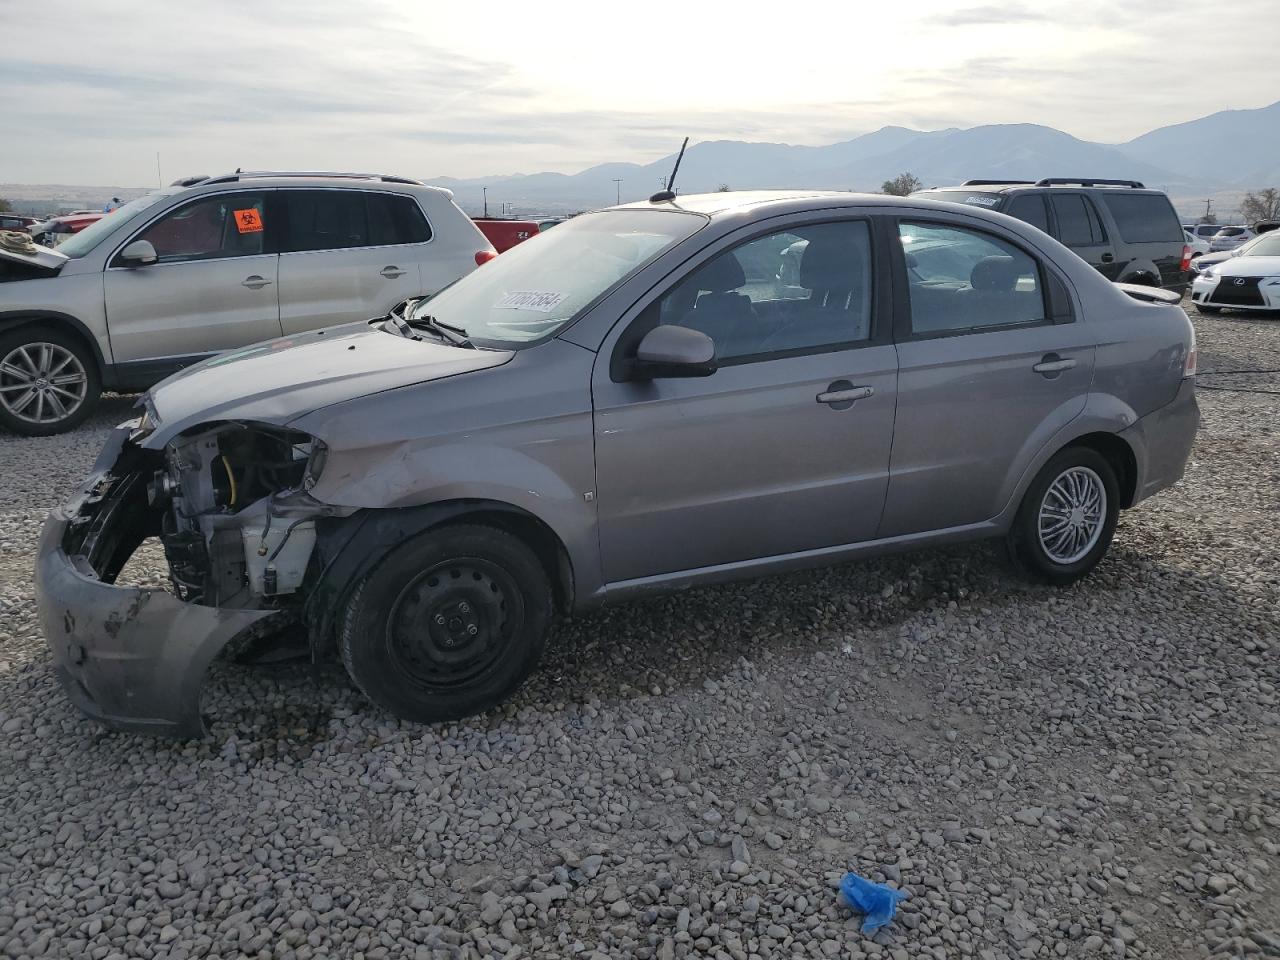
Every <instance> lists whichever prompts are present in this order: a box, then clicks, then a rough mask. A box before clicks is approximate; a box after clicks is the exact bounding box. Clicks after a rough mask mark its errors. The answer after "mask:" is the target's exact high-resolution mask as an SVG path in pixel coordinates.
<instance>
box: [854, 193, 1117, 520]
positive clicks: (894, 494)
mask: <svg viewBox="0 0 1280 960" xmlns="http://www.w3.org/2000/svg"><path fill="white" fill-rule="evenodd" d="M898 230H899V233H900V237H901V240H902V249H903V251H904V255H903V259H902V261H901V262H900V263H899V264H898V265H897V279H896V284H895V288H894V289H895V303H896V304H898V305H899V306H898V310H897V315H896V318H895V333H896V336H897V341H898V363H899V373H898V414H897V422H896V424H895V426H894V436H893V455H892V459H891V461H890V467H889V492H888V497H887V500H886V502H885V510H884V521H883V523H882V524H881V527H880V531H879V536H880V537H895V536H901V535H904V534H910V533H918V532H922V531H930V530H942V529H946V528H949V527H959V526H964V525H967V524H973V523H980V522H982V521H984V520H989V519H991V518H993V517H995V516H996V515H998V514H999V513H1000V511H1001V510H1002V509H1004V507H1005V505H1006V502H1007V497H1008V495H1009V490H1010V487H1011V484H1012V482H1013V481H1015V480H1016V479H1017V477H1018V476H1019V475H1020V473H1021V471H1022V469H1023V468H1024V466H1025V464H1026V463H1027V462H1028V460H1029V459H1030V457H1031V456H1032V455H1034V453H1035V452H1036V451H1037V450H1039V449H1040V448H1041V447H1042V446H1043V445H1044V443H1045V442H1046V441H1047V440H1048V439H1049V437H1051V436H1052V435H1053V434H1054V433H1056V432H1057V430H1058V429H1059V428H1060V427H1062V426H1063V425H1064V424H1066V423H1069V422H1070V421H1071V420H1072V419H1073V418H1075V417H1076V416H1077V415H1079V413H1080V412H1081V411H1082V410H1083V409H1084V405H1085V400H1086V399H1087V396H1088V392H1089V385H1090V383H1091V381H1092V378H1093V362H1094V344H1093V340H1092V338H1091V336H1090V335H1089V330H1088V328H1087V326H1086V325H1085V324H1082V323H1075V322H1072V315H1071V308H1070V302H1069V300H1068V299H1067V294H1066V289H1065V287H1063V286H1062V285H1061V281H1059V280H1057V279H1056V277H1054V275H1053V274H1052V271H1051V268H1050V267H1049V266H1048V265H1047V264H1045V263H1043V262H1041V261H1040V259H1039V258H1038V257H1037V256H1036V255H1035V254H1034V253H1032V252H1031V251H1029V250H1027V249H1024V248H1023V247H1022V246H1020V245H1019V244H1017V243H1016V242H1014V241H1012V240H1011V239H1010V238H1006V237H1004V236H1002V235H997V234H996V233H994V232H988V231H987V230H986V229H984V228H979V227H974V226H969V225H961V224H959V223H956V222H954V221H952V222H939V221H934V220H931V219H929V218H921V219H918V220H916V219H913V220H903V221H902V222H901V223H900V224H899V226H898Z"/></svg>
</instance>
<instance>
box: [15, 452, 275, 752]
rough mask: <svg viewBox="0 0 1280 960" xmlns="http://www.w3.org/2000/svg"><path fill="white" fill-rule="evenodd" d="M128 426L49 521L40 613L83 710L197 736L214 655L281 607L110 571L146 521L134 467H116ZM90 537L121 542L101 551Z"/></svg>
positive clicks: (143, 727)
mask: <svg viewBox="0 0 1280 960" xmlns="http://www.w3.org/2000/svg"><path fill="white" fill-rule="evenodd" d="M128 432H129V431H128V429H127V428H122V429H120V430H117V431H116V433H115V434H114V435H113V436H112V438H111V440H110V441H109V442H108V444H107V447H106V449H105V450H104V451H103V453H102V456H101V457H100V458H99V460H98V463H97V464H96V465H95V466H94V470H93V472H92V473H91V474H90V476H89V479H88V481H87V482H86V484H85V486H84V487H83V488H82V489H81V491H80V492H79V493H78V494H77V495H76V496H75V497H73V498H72V499H71V500H70V501H68V502H67V503H66V504H64V505H63V506H61V507H58V508H56V509H55V510H53V512H52V513H50V515H49V517H48V519H47V520H46V521H45V524H44V529H43V531H42V533H41V536H40V549H39V553H38V557H37V561H36V597H37V601H38V604H39V610H40V622H41V626H42V627H43V629H44V635H45V639H46V641H47V642H48V644H49V650H50V652H51V653H52V655H53V662H54V666H55V669H56V671H57V674H58V678H59V679H60V680H61V681H62V685H63V688H64V689H65V690H66V693H67V696H68V697H69V698H70V700H71V702H72V703H74V704H75V706H76V707H78V708H79V709H80V710H81V711H82V712H83V713H85V714H87V715H88V716H90V717H92V718H94V719H96V720H99V721H101V722H102V723H103V724H105V725H106V726H108V727H110V728H112V729H115V730H126V731H135V732H144V733H152V734H163V735H168V736H174V737H199V736H202V735H203V734H204V733H205V732H206V731H205V725H204V720H203V717H202V715H201V712H200V690H201V686H202V685H203V683H204V675H205V671H206V670H207V668H208V666H209V663H210V662H211V661H212V660H213V658H214V657H215V656H216V655H217V654H218V652H219V651H220V650H221V649H222V648H223V647H224V646H226V644H227V643H228V642H230V641H231V640H232V639H233V638H234V637H235V636H236V635H237V634H239V633H241V632H243V631H244V630H246V629H248V628H249V627H251V626H253V625H254V624H255V623H257V622H258V621H259V620H262V619H264V618H266V617H269V616H271V615H272V614H273V613H275V611H273V610H236V609H221V608H217V607H204V606H199V605H197V604H192V603H184V602H183V601H181V600H179V599H178V598H177V597H175V596H173V595H172V594H170V593H167V592H165V591H163V590H159V589H155V588H146V587H120V586H116V585H114V584H113V583H109V582H106V581H105V580H104V579H103V573H104V572H106V571H113V570H114V569H115V568H118V564H119V562H121V560H120V556H121V554H120V553H119V551H122V550H123V551H125V554H124V555H125V556H127V554H128V553H131V552H132V550H133V548H134V547H135V546H136V542H131V541H136V539H137V536H136V531H137V529H139V528H140V526H141V524H140V521H139V518H138V517H137V516H136V513H137V511H138V510H139V509H142V508H140V507H139V505H138V503H137V502H136V498H135V496H134V494H135V493H136V485H135V484H134V483H131V482H130V481H131V480H133V481H136V480H137V477H136V476H135V475H131V474H129V473H127V472H121V473H116V472H113V471H115V470H116V469H117V465H118V464H120V463H121V461H122V459H123V458H122V457H121V451H122V447H123V445H124V442H125V440H126V438H127V435H128ZM131 491H133V492H132V493H131ZM144 504H145V501H144ZM86 530H87V531H89V532H88V533H87V534H86ZM92 543H99V544H101V543H106V544H111V545H115V546H114V547H113V548H112V549H110V550H108V551H105V552H99V551H98V550H95V549H93V548H92V547H91V546H88V545H89V544H92ZM68 548H70V550H71V552H68ZM91 556H92V558H93V560H92V562H91V560H90V557H91ZM95 564H96V566H97V569H95ZM110 575H113V573H112V574H110Z"/></svg>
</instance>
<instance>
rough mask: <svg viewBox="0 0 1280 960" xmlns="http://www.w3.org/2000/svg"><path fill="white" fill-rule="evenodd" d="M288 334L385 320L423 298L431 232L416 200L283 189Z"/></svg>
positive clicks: (283, 301) (283, 315) (283, 308)
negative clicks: (402, 306)
mask: <svg viewBox="0 0 1280 960" xmlns="http://www.w3.org/2000/svg"><path fill="white" fill-rule="evenodd" d="M279 196H280V201H281V202H280V206H281V208H282V209H281V213H282V221H283V228H282V239H281V249H280V325H281V327H282V329H283V330H284V332H285V334H286V335H288V334H291V333H297V332H299V331H302V330H311V329H314V328H316V327H327V326H332V325H333V324H338V323H349V322H351V321H353V320H365V319H368V318H369V317H376V316H381V315H382V314H384V313H386V312H387V311H389V310H390V309H391V308H392V307H393V306H395V305H396V304H397V303H399V302H400V301H401V300H407V299H408V298H410V297H416V296H420V295H421V294H422V293H423V286H422V276H421V271H420V269H419V263H420V261H421V260H422V258H423V256H424V255H425V254H424V251H425V249H426V248H427V246H428V244H429V243H430V240H431V228H430V226H429V224H428V223H427V219H426V216H425V215H424V214H423V213H422V210H421V208H420V207H419V206H418V203H417V201H416V200H414V199H413V197H411V196H408V195H404V194H395V193H383V192H380V191H374V190H344V189H341V188H333V189H321V190H292V189H285V190H281V191H279Z"/></svg>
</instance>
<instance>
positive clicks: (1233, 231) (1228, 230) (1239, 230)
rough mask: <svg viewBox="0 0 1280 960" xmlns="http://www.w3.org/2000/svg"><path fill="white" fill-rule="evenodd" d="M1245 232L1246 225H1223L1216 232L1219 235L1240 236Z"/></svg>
mask: <svg viewBox="0 0 1280 960" xmlns="http://www.w3.org/2000/svg"><path fill="white" fill-rule="evenodd" d="M1243 233H1244V227H1223V228H1222V229H1221V230H1219V231H1218V233H1217V234H1216V235H1217V236H1219V237H1238V236H1240V235H1241V234H1243Z"/></svg>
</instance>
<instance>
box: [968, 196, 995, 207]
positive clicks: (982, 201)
mask: <svg viewBox="0 0 1280 960" xmlns="http://www.w3.org/2000/svg"><path fill="white" fill-rule="evenodd" d="M964 202H965V203H976V204H977V205H978V206H980V207H994V206H995V205H996V204H997V203H999V202H1000V198H999V197H965V198H964Z"/></svg>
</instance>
